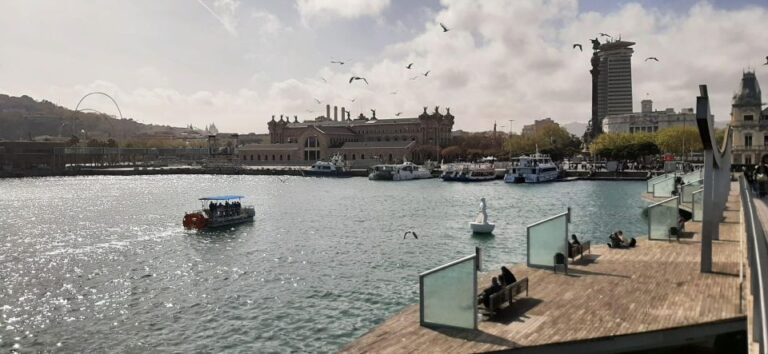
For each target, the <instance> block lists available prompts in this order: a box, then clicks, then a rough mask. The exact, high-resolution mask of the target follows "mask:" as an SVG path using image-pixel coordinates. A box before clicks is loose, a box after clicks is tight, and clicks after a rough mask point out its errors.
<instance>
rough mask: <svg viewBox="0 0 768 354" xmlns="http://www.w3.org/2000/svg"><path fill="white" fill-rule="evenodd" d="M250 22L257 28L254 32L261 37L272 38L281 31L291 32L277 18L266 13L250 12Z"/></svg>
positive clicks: (260, 11) (259, 11)
mask: <svg viewBox="0 0 768 354" xmlns="http://www.w3.org/2000/svg"><path fill="white" fill-rule="evenodd" d="M251 20H252V22H253V23H255V25H256V27H257V30H256V31H257V32H258V33H259V34H260V35H262V36H273V35H276V34H278V33H280V32H282V31H290V30H291V28H290V27H289V26H285V25H284V24H283V22H282V21H280V19H279V18H278V17H277V16H275V15H274V14H272V13H270V12H267V11H262V10H254V11H253V12H251Z"/></svg>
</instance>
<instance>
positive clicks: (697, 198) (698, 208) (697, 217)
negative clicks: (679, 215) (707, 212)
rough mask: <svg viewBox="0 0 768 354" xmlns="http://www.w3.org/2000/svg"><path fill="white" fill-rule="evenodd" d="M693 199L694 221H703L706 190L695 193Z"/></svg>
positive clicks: (692, 195)
mask: <svg viewBox="0 0 768 354" xmlns="http://www.w3.org/2000/svg"><path fill="white" fill-rule="evenodd" d="M691 199H693V221H701V219H702V218H703V217H704V189H703V188H702V189H699V190H697V191H695V192H693V193H692V194H691Z"/></svg>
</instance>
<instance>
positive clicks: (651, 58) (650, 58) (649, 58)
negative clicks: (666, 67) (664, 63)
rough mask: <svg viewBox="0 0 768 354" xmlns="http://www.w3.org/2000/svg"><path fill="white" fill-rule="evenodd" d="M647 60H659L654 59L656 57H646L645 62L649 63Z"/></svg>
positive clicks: (657, 59)
mask: <svg viewBox="0 0 768 354" xmlns="http://www.w3.org/2000/svg"><path fill="white" fill-rule="evenodd" d="M649 60H655V61H659V58H656V57H647V58H645V61H649Z"/></svg>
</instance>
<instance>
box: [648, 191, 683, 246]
mask: <svg viewBox="0 0 768 354" xmlns="http://www.w3.org/2000/svg"><path fill="white" fill-rule="evenodd" d="M678 201H679V199H678V198H676V197H673V198H669V199H667V200H665V201H663V202H659V203H656V204H653V205H651V206H649V207H648V238H649V239H651V240H668V239H669V238H670V237H673V236H672V233H671V232H670V228H672V227H677V219H678V217H679V215H680V214H679V211H678Z"/></svg>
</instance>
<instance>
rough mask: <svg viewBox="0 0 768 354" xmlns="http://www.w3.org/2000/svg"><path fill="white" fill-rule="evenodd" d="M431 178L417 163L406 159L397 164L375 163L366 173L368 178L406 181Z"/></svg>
mask: <svg viewBox="0 0 768 354" xmlns="http://www.w3.org/2000/svg"><path fill="white" fill-rule="evenodd" d="M423 178H432V173H431V172H430V171H429V170H428V169H426V168H424V167H422V166H419V165H416V164H414V163H412V162H409V161H406V162H404V163H402V164H399V165H375V166H373V167H372V168H371V172H370V173H369V174H368V179H370V180H381V181H407V180H412V179H423Z"/></svg>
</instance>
